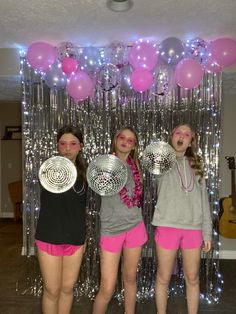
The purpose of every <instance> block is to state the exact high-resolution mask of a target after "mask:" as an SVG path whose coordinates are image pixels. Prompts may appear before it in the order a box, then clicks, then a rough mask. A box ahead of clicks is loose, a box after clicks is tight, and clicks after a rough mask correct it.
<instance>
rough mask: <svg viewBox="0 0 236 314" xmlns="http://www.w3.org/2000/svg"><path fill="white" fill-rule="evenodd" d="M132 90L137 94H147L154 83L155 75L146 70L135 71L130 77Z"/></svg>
mask: <svg viewBox="0 0 236 314" xmlns="http://www.w3.org/2000/svg"><path fill="white" fill-rule="evenodd" d="M130 82H131V86H132V88H133V89H134V90H135V91H137V92H140V93H141V92H145V91H146V90H148V89H149V88H150V87H151V86H152V83H153V75H152V73H151V72H149V71H148V70H146V69H142V68H138V69H135V70H134V71H133V72H132V73H131V76H130Z"/></svg>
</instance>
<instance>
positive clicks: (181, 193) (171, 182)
mask: <svg viewBox="0 0 236 314" xmlns="http://www.w3.org/2000/svg"><path fill="white" fill-rule="evenodd" d="M191 177H192V184H191ZM198 180H199V177H198V176H196V175H195V174H194V170H193V169H191V168H190V165H189V162H188V159H187V158H186V157H182V158H177V163H176V164H175V165H174V167H173V168H172V169H171V170H170V171H169V172H168V173H166V174H165V175H163V176H162V177H161V178H160V182H159V184H158V199H157V204H156V207H155V211H154V216H153V220H152V224H153V225H154V226H165V227H173V228H182V229H193V230H202V233H203V240H204V241H210V240H211V236H212V220H211V214H210V206H209V200H208V195H207V191H206V184H205V179H204V178H203V179H202V180H201V182H200V183H199V182H198Z"/></svg>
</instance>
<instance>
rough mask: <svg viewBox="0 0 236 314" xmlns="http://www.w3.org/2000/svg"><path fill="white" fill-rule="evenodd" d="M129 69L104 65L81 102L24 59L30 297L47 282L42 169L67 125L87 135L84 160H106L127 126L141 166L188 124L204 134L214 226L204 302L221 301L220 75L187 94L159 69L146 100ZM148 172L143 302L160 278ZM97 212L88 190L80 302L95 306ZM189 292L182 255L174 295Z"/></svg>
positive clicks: (204, 267)
mask: <svg viewBox="0 0 236 314" xmlns="http://www.w3.org/2000/svg"><path fill="white" fill-rule="evenodd" d="M129 73H130V68H129V65H128V64H124V65H123V66H122V68H121V72H120V74H119V75H120V77H119V78H118V77H117V72H116V71H114V65H112V64H105V65H103V66H102V68H101V69H100V71H98V72H97V73H96V75H95V74H94V77H95V76H96V81H95V79H94V82H95V92H94V95H93V96H92V97H90V98H87V99H86V100H84V101H81V102H76V101H74V100H73V99H72V98H71V97H70V96H69V95H68V94H67V91H66V89H65V88H50V87H49V86H48V84H45V76H43V75H41V73H39V72H36V71H34V70H33V68H32V67H30V66H29V64H28V63H27V61H26V58H25V56H21V76H22V126H23V130H22V131H23V148H24V153H23V160H24V161H23V168H24V169H23V182H24V187H23V192H24V202H23V249H22V252H23V255H25V256H26V257H27V265H26V266H27V269H26V273H25V280H26V284H25V287H24V288H25V291H24V292H25V293H26V292H29V293H32V294H34V295H37V296H38V295H41V292H42V291H41V289H42V282H41V277H40V273H39V271H38V268H37V267H36V266H35V263H36V262H35V260H36V258H35V255H36V251H35V245H34V234H35V228H36V224H37V218H38V215H39V210H40V201H39V194H40V185H39V180H38V170H39V167H40V165H41V164H42V162H43V161H44V160H45V159H47V158H49V157H51V156H53V155H56V154H57V151H56V134H57V131H58V129H59V128H60V127H61V126H63V125H65V124H68V123H72V124H75V125H79V126H80V127H81V129H82V130H83V132H84V143H85V145H84V149H83V154H84V157H85V158H86V159H87V161H88V162H89V161H91V159H93V158H94V157H95V156H96V155H98V154H104V153H109V151H110V144H111V140H112V136H113V135H114V133H115V132H116V131H117V130H118V129H119V128H121V127H123V126H127V125H129V126H132V127H134V129H135V130H136V131H137V134H138V136H139V140H140V151H139V152H140V160H141V161H142V152H143V150H144V149H145V147H146V146H147V145H148V144H149V143H150V142H151V141H152V140H154V139H161V140H164V141H167V140H168V136H169V132H170V131H171V130H172V128H173V127H174V126H175V125H177V124H178V123H182V122H188V123H190V124H191V125H192V126H193V127H194V129H195V130H196V131H197V132H198V134H199V146H200V153H201V154H202V156H203V159H204V163H205V171H206V179H207V187H208V192H209V198H210V203H211V210H212V219H213V226H214V230H213V250H212V251H211V252H210V253H208V254H204V253H203V255H202V262H201V269H200V276H201V297H202V299H204V300H206V301H207V302H208V303H214V302H218V300H219V295H220V292H221V286H222V282H223V281H222V278H221V274H220V270H219V235H218V231H217V225H218V211H219V208H218V199H219V195H218V190H219V186H218V184H219V168H218V162H219V141H220V111H221V83H222V82H221V74H220V73H218V74H216V73H209V72H205V74H204V77H203V80H202V81H201V83H200V85H199V86H198V87H197V88H194V89H189V90H185V89H182V88H180V87H178V86H177V85H176V84H174V83H173V69H172V68H171V66H169V65H167V64H166V65H165V64H162V65H159V66H158V68H157V70H156V71H154V74H153V76H154V84H153V85H152V87H151V88H150V89H149V90H148V91H146V92H143V93H138V92H135V91H133V90H132V89H131V88H130V86H129V84H128V83H127V81H126V80H125V77H126V75H127V74H129ZM143 171H144V187H143V191H144V202H143V216H144V220H145V224H146V227H147V231H148V234H149V241H148V243H147V244H146V245H145V246H144V248H143V251H142V258H141V259H140V264H139V269H138V300H139V301H142V300H144V299H150V298H153V297H154V284H155V273H156V256H155V245H154V241H153V232H154V229H153V227H152V225H151V220H152V216H153V211H154V206H155V202H156V188H157V183H158V180H157V177H155V176H154V175H151V174H149V173H148V172H147V171H145V169H143ZM99 206H100V198H99V196H98V195H96V194H95V193H94V192H92V191H91V190H89V193H88V202H87V247H86V253H85V255H84V259H83V264H82V269H81V274H80V278H79V281H78V284H77V285H76V288H75V295H76V296H77V299H78V300H79V297H80V296H82V295H86V296H88V297H89V298H91V299H93V298H94V296H95V295H96V292H97V290H98V288H99V279H100V278H99V276H100V275H99V249H98V240H99ZM183 292H184V279H183V272H182V267H181V255H179V256H178V260H177V263H176V267H175V271H174V274H173V281H172V282H171V286H170V294H176V295H180V294H183ZM115 296H116V297H117V299H118V300H119V301H120V302H122V299H123V295H122V282H121V280H120V275H119V279H118V281H117V289H116V294H115Z"/></svg>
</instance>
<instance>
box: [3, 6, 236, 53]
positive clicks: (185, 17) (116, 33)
mask: <svg viewBox="0 0 236 314" xmlns="http://www.w3.org/2000/svg"><path fill="white" fill-rule="evenodd" d="M106 2H107V0H1V1H0V5H1V10H0V38H1V40H0V48H9V47H11V48H13V47H16V48H18V47H27V46H29V45H30V43H32V42H34V41H40V40H43V41H48V42H50V43H52V44H55V45H56V44H58V43H60V42H64V41H70V42H72V43H75V44H77V45H81V46H86V45H94V46H103V45H106V44H108V43H111V42H113V41H114V40H116V41H122V42H124V43H128V44H130V43H132V42H133V41H134V40H136V39H138V38H141V37H142V38H149V39H153V40H155V41H157V42H159V41H161V40H163V39H165V38H167V37H178V38H179V39H181V40H186V39H192V38H194V37H197V36H198V37H201V38H202V39H205V40H212V39H216V38H219V37H223V36H228V37H231V38H235V39H236V23H235V21H236V19H235V14H236V1H235V0H194V1H193V0H133V3H134V5H133V7H132V9H131V10H130V11H127V12H113V11H111V10H109V9H108V8H107V6H106Z"/></svg>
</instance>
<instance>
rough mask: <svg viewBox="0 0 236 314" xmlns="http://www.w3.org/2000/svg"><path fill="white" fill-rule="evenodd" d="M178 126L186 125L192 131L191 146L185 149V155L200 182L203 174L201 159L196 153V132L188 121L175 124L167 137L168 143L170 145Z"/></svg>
mask: <svg viewBox="0 0 236 314" xmlns="http://www.w3.org/2000/svg"><path fill="white" fill-rule="evenodd" d="M180 126H187V127H188V128H189V129H190V130H191V133H192V140H191V146H189V147H188V148H187V149H186V152H185V154H184V155H185V156H186V157H187V158H188V160H189V161H190V165H191V167H192V169H193V170H194V172H195V174H196V175H198V176H199V177H200V179H199V182H201V180H202V178H203V176H204V171H203V160H202V158H201V156H200V155H198V154H197V150H198V139H197V134H196V132H195V131H194V130H193V128H192V126H191V125H190V124H188V123H181V124H179V125H177V126H176V127H175V128H174V129H173V130H172V132H171V136H170V138H169V144H170V145H171V146H173V145H172V137H173V134H174V132H175V130H176V129H178V128H179V127H180Z"/></svg>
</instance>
